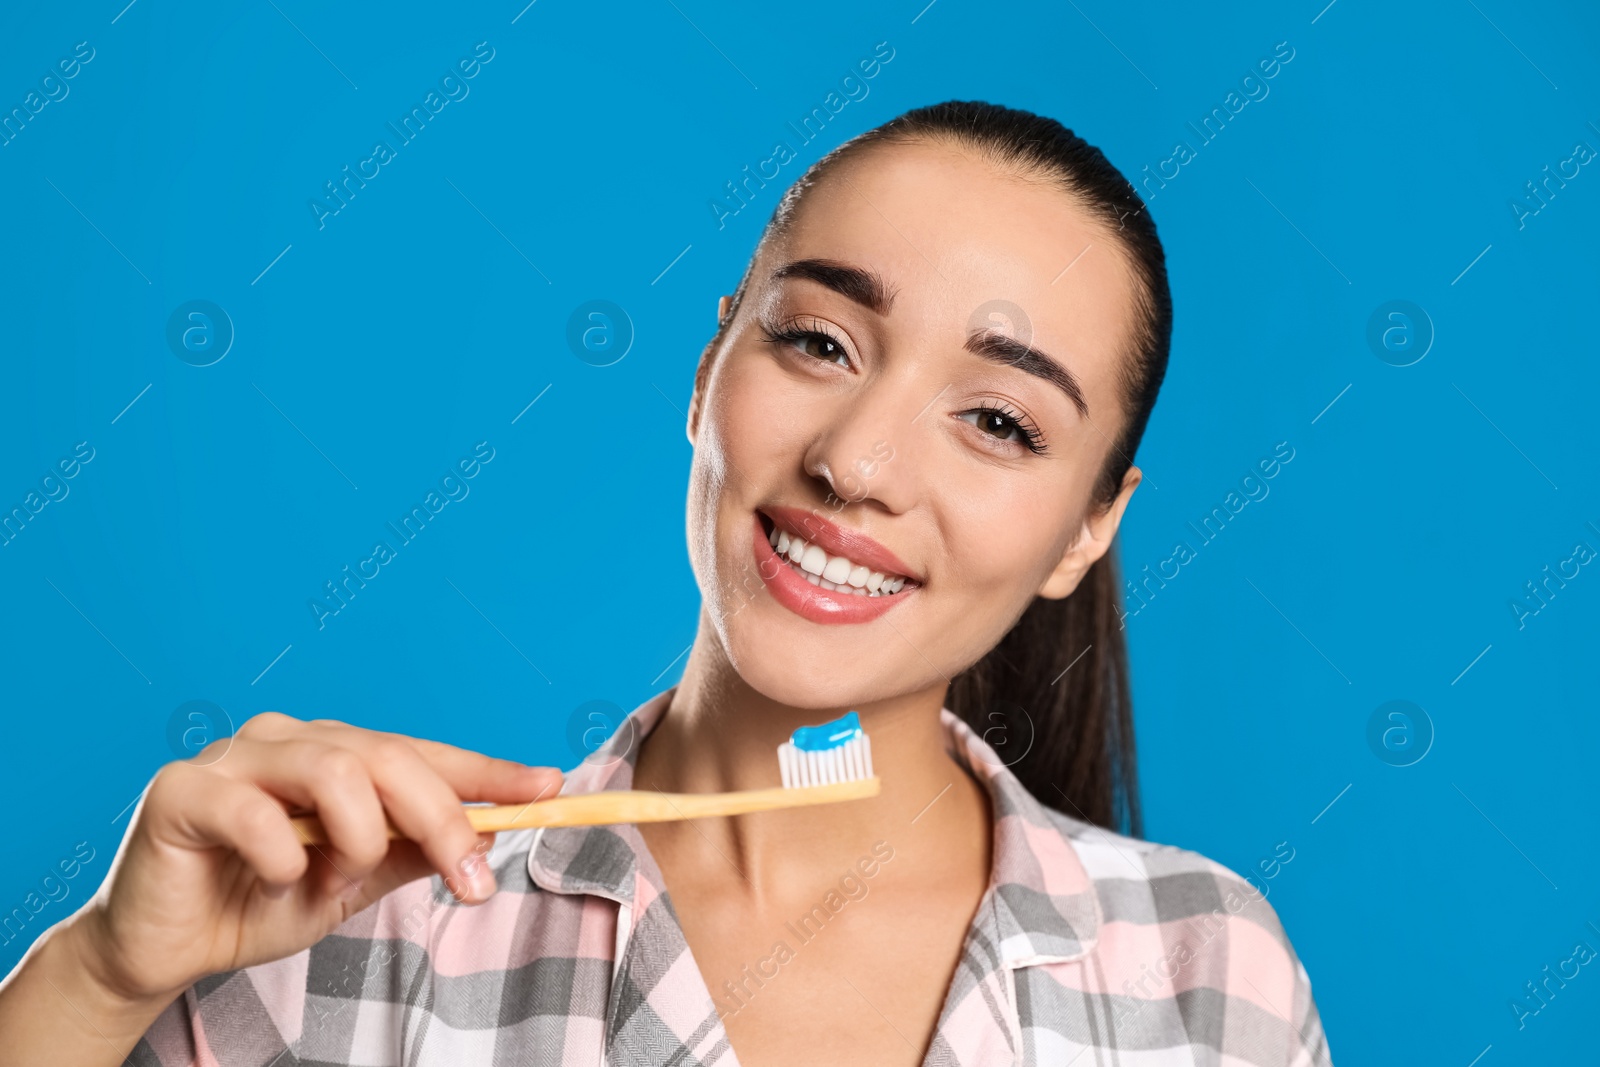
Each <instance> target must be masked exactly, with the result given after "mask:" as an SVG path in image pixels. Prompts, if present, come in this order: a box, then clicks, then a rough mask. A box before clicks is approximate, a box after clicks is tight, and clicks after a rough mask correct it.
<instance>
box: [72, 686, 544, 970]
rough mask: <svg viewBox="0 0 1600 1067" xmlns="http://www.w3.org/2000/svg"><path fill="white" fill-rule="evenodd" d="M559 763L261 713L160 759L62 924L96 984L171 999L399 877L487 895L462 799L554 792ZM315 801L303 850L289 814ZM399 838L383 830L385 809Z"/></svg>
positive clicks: (354, 906)
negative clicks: (92, 891) (532, 762)
mask: <svg viewBox="0 0 1600 1067" xmlns="http://www.w3.org/2000/svg"><path fill="white" fill-rule="evenodd" d="M560 787H561V772H560V771H558V770H555V769H552V768H545V767H527V766H524V765H522V764H519V763H513V762H510V761H507V760H499V759H491V758H490V757H488V756H481V755H478V754H476V753H473V752H467V751H465V750H463V749H459V748H453V747H451V746H449V745H442V744H438V743H435V742H431V741H421V740H418V739H415V738H411V737H404V736H401V735H399V734H386V733H377V732H374V731H371V730H364V729H360V728H358V727H354V726H348V725H345V724H344V723H339V722H332V721H327V720H319V721H316V722H302V721H300V720H298V719H294V718H291V717H289V716H287V715H280V714H276V713H271V712H269V713H267V714H264V715H258V716H256V717H255V718H253V719H251V720H249V721H248V722H246V723H245V724H244V725H243V726H242V727H241V728H240V730H239V732H238V733H237V734H236V735H235V736H234V737H232V738H229V739H225V740H222V741H218V742H216V743H215V744H213V745H212V746H210V747H208V748H207V749H206V750H205V751H203V752H202V753H200V755H198V756H196V757H195V758H194V759H193V760H189V761H185V762H181V763H173V764H169V765H168V766H166V767H164V768H162V770H161V772H160V773H159V774H157V775H156V778H155V781H154V782H153V783H152V784H151V786H150V789H149V792H148V793H147V794H146V796H145V798H144V802H143V804H142V805H141V806H140V808H139V812H138V814H137V816H136V817H135V820H134V822H133V825H132V826H131V828H130V829H129V831H128V836H127V838H126V839H125V840H124V842H123V845H122V848H121V850H120V852H119V853H118V856H117V860H116V862H115V863H114V864H113V867H112V870H111V874H110V876H109V877H108V878H107V881H106V883H105V885H103V886H102V887H101V889H100V892H99V893H98V894H97V895H96V897H95V899H94V900H93V901H92V902H91V903H90V904H89V905H88V906H87V907H86V909H85V912H84V913H82V914H81V915H80V916H79V917H78V919H79V921H75V922H74V923H73V924H72V927H73V929H72V933H73V935H74V936H76V937H78V938H79V940H80V944H79V945H78V950H79V953H80V955H81V958H83V959H85V961H86V963H87V965H88V966H89V967H90V968H92V969H95V970H97V971H98V972H99V973H98V974H97V975H96V976H95V977H96V979H97V980H98V981H99V982H100V983H102V984H103V985H104V986H105V987H106V989H107V991H108V992H109V993H110V994H112V995H113V996H116V997H121V998H124V999H126V1000H128V1001H150V1000H161V999H167V1000H170V999H171V998H172V997H174V996H176V995H177V994H178V993H180V992H181V991H182V990H184V989H185V988H187V987H188V986H189V985H191V984H192V983H193V982H195V981H196V980H197V979H199V978H202V977H204V976H206V975H209V974H214V973H217V972H219V971H227V970H233V969H235V968H239V967H246V966H250V965H253V964H258V963H264V962H266V961H269V960H275V959H280V958H282V957H284V956H289V955H293V954H294V953H296V952H299V951H300V950H301V949H304V948H307V947H309V946H310V945H312V944H313V943H315V942H316V941H319V940H321V939H322V938H323V937H325V936H326V935H327V934H328V933H329V932H331V931H332V930H333V929H334V928H335V927H336V926H338V925H339V924H340V923H341V922H343V921H344V920H345V919H346V918H348V917H349V916H351V915H353V914H355V913H356V912H357V911H360V910H361V909H362V908H364V907H366V906H367V905H368V904H370V903H372V902H373V901H375V900H377V899H378V898H379V897H381V896H383V895H384V894H385V893H388V892H389V891H391V890H393V889H395V888H396V887H398V886H400V885H403V884H404V883H406V882H410V881H414V880H415V879H418V878H422V877H425V876H427V875H430V874H433V873H438V874H441V875H443V876H444V878H445V883H446V885H447V886H448V887H449V889H450V890H451V892H453V893H454V894H455V895H456V896H457V897H458V898H459V899H461V900H464V901H467V902H472V903H476V902H480V901H483V900H485V899H487V898H488V896H489V895H490V894H491V893H493V892H494V889H495V885H494V876H493V874H491V873H490V870H489V867H488V864H487V863H486V862H485V857H486V853H487V852H488V848H489V845H490V843H491V842H492V841H493V835H482V836H480V835H479V834H478V833H477V832H476V831H474V830H473V828H472V825H471V824H470V823H469V822H468V821H467V817H466V815H465V813H464V812H463V811H462V808H461V802H462V801H463V800H482V801H491V802H494V803H501V804H514V803H523V802H527V801H533V800H537V799H541V798H548V797H552V796H554V795H555V794H556V792H557V791H558V790H559V789H560ZM295 809H301V810H308V811H309V810H314V811H315V812H316V813H317V815H318V816H319V818H320V819H321V820H322V824H323V826H324V828H325V829H326V830H327V834H328V838H329V841H330V844H328V845H320V846H307V845H304V844H302V843H301V842H300V840H299V838H298V837H297V836H296V834H295V832H294V829H293V828H292V827H291V825H290V822H289V815H288V812H289V811H290V810H295ZM386 815H387V817H388V819H390V820H392V821H393V822H394V825H395V826H397V827H398V828H399V829H400V831H401V832H402V833H404V834H405V835H406V837H407V838H408V840H404V841H396V840H391V839H390V838H389V837H388V826H387V824H386V822H385V816H386Z"/></svg>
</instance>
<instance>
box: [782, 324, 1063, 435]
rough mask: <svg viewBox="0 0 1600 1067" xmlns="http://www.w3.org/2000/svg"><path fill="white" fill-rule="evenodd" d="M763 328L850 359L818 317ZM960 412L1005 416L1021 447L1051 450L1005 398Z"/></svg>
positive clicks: (786, 340)
mask: <svg viewBox="0 0 1600 1067" xmlns="http://www.w3.org/2000/svg"><path fill="white" fill-rule="evenodd" d="M761 332H762V334H763V335H764V338H763V340H764V341H765V342H766V343H767V344H770V345H774V346H776V345H784V344H793V345H798V344H799V343H800V342H803V341H821V342H823V343H824V344H831V345H833V346H834V347H835V348H836V349H838V353H837V355H840V356H843V357H844V358H845V359H846V360H847V361H848V360H849V358H850V357H849V354H848V353H847V352H846V351H845V347H844V345H843V344H842V343H840V341H839V339H838V338H837V337H835V336H834V335H833V334H831V333H829V332H828V331H827V330H824V329H822V328H820V327H819V326H817V325H816V320H815V319H813V320H810V322H809V323H807V324H805V325H802V324H801V322H800V320H798V319H793V320H790V321H788V322H784V323H769V322H763V323H761ZM802 354H804V355H806V356H807V357H808V358H810V359H814V360H816V361H817V362H819V363H822V362H831V363H834V365H835V366H838V365H839V364H838V363H837V362H835V361H833V360H826V361H825V360H823V359H822V358H821V357H820V356H812V355H810V354H809V353H805V352H804V351H803V350H802ZM961 414H962V415H974V414H975V415H998V416H1000V417H1001V418H1002V419H1005V420H1006V421H1007V422H1009V423H1011V425H1012V426H1014V427H1015V428H1016V430H1017V432H1018V433H1019V434H1020V435H1021V440H1020V441H1017V442H1014V443H1016V444H1020V445H1022V447H1024V448H1026V449H1027V450H1028V451H1029V452H1032V453H1033V454H1034V455H1043V454H1044V453H1045V452H1046V451H1048V449H1047V447H1046V445H1045V443H1044V435H1043V434H1042V433H1040V432H1039V428H1038V427H1037V426H1035V425H1034V424H1033V420H1031V419H1030V418H1028V416H1027V415H1024V414H1023V413H1021V412H1019V411H1017V410H1016V409H1015V408H1012V407H1011V406H1010V405H1008V404H1006V403H1005V402H1004V401H1001V400H993V401H991V402H990V403H989V404H987V405H985V406H983V407H976V408H969V409H968V410H966V411H963V412H961ZM963 421H965V420H963ZM971 425H973V426H974V428H978V427H977V424H976V423H972V424H971ZM978 429H979V430H980V432H983V433H986V435H987V436H989V437H994V435H993V434H988V433H987V431H983V430H981V428H978ZM995 440H997V441H1003V440H1004V439H1003V438H998V437H996V438H995Z"/></svg>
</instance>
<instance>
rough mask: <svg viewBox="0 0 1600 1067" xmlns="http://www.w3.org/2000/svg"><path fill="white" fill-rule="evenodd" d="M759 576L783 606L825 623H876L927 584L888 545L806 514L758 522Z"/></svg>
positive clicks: (777, 511) (757, 517)
mask: <svg viewBox="0 0 1600 1067" xmlns="http://www.w3.org/2000/svg"><path fill="white" fill-rule="evenodd" d="M752 519H753V522H752V525H751V541H752V547H753V549H754V552H755V562H756V571H757V573H759V574H760V575H761V580H762V581H763V582H765V583H766V587H767V589H768V590H769V591H770V592H771V593H772V597H773V599H774V600H776V601H777V602H778V603H780V604H782V605H783V606H784V607H786V608H788V609H789V610H790V611H792V612H794V613H795V614H796V615H799V616H801V617H802V618H805V619H809V620H811V621H812V622H820V623H856V622H870V621H872V620H873V619H876V618H878V617H880V616H881V615H883V614H884V613H885V612H887V611H889V610H890V609H891V608H893V607H895V606H896V605H897V604H900V603H903V602H904V601H905V600H906V599H907V598H908V597H910V596H911V594H913V593H914V592H915V591H916V590H917V589H920V588H921V583H920V582H918V581H917V580H916V579H915V578H913V577H911V576H910V575H909V573H908V572H910V571H911V568H910V567H909V566H907V565H906V564H904V563H902V562H901V561H900V559H899V557H897V556H895V554H894V553H893V552H891V551H889V550H888V549H887V548H885V547H884V546H883V545H881V544H879V543H878V542H876V541H874V540H872V539H871V538H870V537H867V536H866V535H865V534H861V533H858V532H855V531H852V530H847V529H845V528H843V527H840V526H837V525H835V524H834V523H832V522H829V521H828V520H827V519H825V518H823V517H822V516H820V515H818V514H816V513H815V512H811V511H806V510H804V509H802V508H792V507H771V508H768V509H766V510H765V511H757V512H756V513H755V514H754V515H753V516H752Z"/></svg>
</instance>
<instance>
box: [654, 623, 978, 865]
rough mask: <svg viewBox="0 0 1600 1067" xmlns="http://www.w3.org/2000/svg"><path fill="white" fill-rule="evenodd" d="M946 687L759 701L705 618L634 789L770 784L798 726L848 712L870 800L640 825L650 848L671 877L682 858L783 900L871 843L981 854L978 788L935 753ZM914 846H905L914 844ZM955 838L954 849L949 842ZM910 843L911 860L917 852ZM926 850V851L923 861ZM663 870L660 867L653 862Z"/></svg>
mask: <svg viewBox="0 0 1600 1067" xmlns="http://www.w3.org/2000/svg"><path fill="white" fill-rule="evenodd" d="M946 692H947V686H946V685H945V683H943V682H940V683H939V684H937V685H935V686H932V687H929V688H927V689H923V690H919V691H916V692H913V693H907V694H904V695H901V696H897V697H894V698H892V699H889V700H885V701H880V702H876V703H871V704H860V705H855V706H854V707H841V708H824V709H815V708H812V709H806V708H796V707H792V706H790V705H787V704H781V703H778V702H776V701H773V700H770V699H768V698H767V697H766V696H764V695H762V694H761V693H759V692H757V691H755V690H754V689H752V688H751V687H750V686H749V685H748V684H746V683H745V681H744V679H742V678H741V677H740V676H739V674H738V672H737V671H736V670H735V669H734V668H733V665H732V663H730V662H729V660H728V658H727V656H726V654H725V652H724V651H723V649H722V645H721V642H720V640H719V639H718V637H717V634H716V631H715V629H714V628H713V627H712V626H711V624H710V621H709V619H708V618H707V617H706V616H705V614H704V613H703V612H702V614H701V618H700V628H699V632H698V634H697V635H696V639H695V643H694V647H693V649H692V650H691V652H690V654H689V661H688V664H687V666H686V667H685V669H684V674H683V680H682V681H681V682H680V683H679V685H678V687H677V689H676V691H675V692H674V693H673V695H672V702H671V704H670V705H669V706H668V708H667V710H666V712H665V713H664V714H663V715H662V717H661V719H660V720H659V721H658V722H657V724H656V726H655V728H654V729H653V730H652V731H651V732H650V734H649V736H648V737H647V738H646V739H645V741H644V742H643V745H642V748H641V750H640V753H639V757H638V760H637V763H636V766H635V775H634V787H635V788H638V789H652V790H661V791H664V792H684V793H711V792H722V791H727V790H740V789H762V788H770V787H772V786H775V785H778V784H779V774H778V758H777V748H778V745H780V744H781V743H782V742H784V741H786V740H788V738H789V736H790V734H792V733H793V732H794V730H795V729H796V728H797V727H800V726H806V725H814V724H816V723H819V722H823V721H826V720H828V719H831V718H836V717H838V716H839V715H842V714H844V713H845V712H847V711H851V710H854V711H856V712H858V713H859V714H860V716H861V721H862V729H863V730H864V731H865V732H866V734H867V735H868V737H869V738H870V739H871V743H872V762H873V770H874V772H875V773H876V774H877V776H878V777H879V778H880V779H881V781H882V785H883V788H882V792H881V794H880V795H879V796H877V797H874V798H871V799H868V800H859V801H850V802H846V803H841V804H836V805H823V806H815V807H807V808H797V809H790V810H785V811H778V812H768V813H763V814H760V815H746V816H739V817H736V818H726V819H713V820H697V821H695V822H692V823H659V824H650V825H649V826H647V827H646V828H645V837H646V841H647V844H648V845H649V847H650V849H651V851H652V852H653V853H656V854H657V855H658V858H662V859H665V858H666V857H664V856H662V853H664V852H668V851H671V852H674V853H675V856H674V857H673V858H674V859H676V860H684V859H690V860H691V862H688V863H681V862H674V863H672V864H671V866H672V867H673V868H675V869H679V870H683V869H692V868H693V867H694V866H695V864H694V863H693V862H692V857H693V856H696V855H698V856H701V857H702V858H704V859H706V860H707V861H708V862H710V863H711V865H712V867H713V868H714V869H715V873H716V876H718V877H726V875H727V873H728V866H729V865H730V864H731V865H733V866H734V867H735V868H736V869H737V870H738V871H739V873H740V874H742V875H743V876H744V879H745V881H746V882H747V883H748V888H749V889H750V890H752V891H753V892H754V893H755V894H756V895H757V896H766V895H768V894H769V893H772V894H778V895H782V887H784V886H795V887H798V886H800V885H804V884H806V883H809V882H810V881H812V880H814V877H813V876H815V875H817V874H821V873H824V872H827V871H832V870H833V869H834V868H835V867H839V868H843V867H848V866H849V865H850V864H851V863H853V862H855V861H856V860H857V859H858V858H859V856H860V855H862V854H865V853H867V852H868V851H870V849H871V848H872V846H873V845H874V844H875V843H877V842H887V843H888V844H889V845H890V846H891V847H894V848H896V849H897V850H898V849H900V848H902V847H910V846H913V845H914V844H924V845H931V844H933V843H934V842H940V841H942V842H943V845H942V846H941V847H946V848H948V847H952V846H954V847H957V848H975V849H976V850H977V851H978V852H980V853H981V855H982V856H983V857H985V859H984V862H987V855H988V847H989V842H988V823H989V815H988V807H987V796H986V794H985V793H984V790H983V788H982V787H981V786H980V785H979V784H978V783H977V782H975V781H974V780H973V779H972V777H971V776H970V775H969V774H967V773H966V772H965V771H964V770H963V769H962V768H961V766H960V765H959V764H958V763H956V762H955V760H954V759H953V758H952V757H951V755H950V753H949V752H948V751H947V748H946V734H945V730H944V727H943V725H942V724H941V723H940V719H939V712H940V708H941V707H942V706H943V702H944V698H945V695H946ZM913 839H915V841H913ZM958 842H959V844H958ZM924 851H925V849H924V848H923V847H910V853H911V854H913V855H914V854H918V853H922V852H924ZM934 851H936V850H929V854H930V855H932V854H934ZM664 865H665V864H664Z"/></svg>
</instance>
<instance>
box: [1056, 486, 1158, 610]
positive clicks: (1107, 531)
mask: <svg viewBox="0 0 1600 1067" xmlns="http://www.w3.org/2000/svg"><path fill="white" fill-rule="evenodd" d="M1143 477H1144V474H1143V472H1142V471H1140V470H1139V468H1138V467H1129V468H1128V472H1127V473H1126V474H1124V475H1123V476H1122V488H1121V489H1120V490H1118V492H1117V495H1116V497H1115V498H1114V499H1113V500H1112V501H1111V503H1110V505H1109V506H1107V507H1105V508H1103V509H1102V510H1100V511H1091V512H1090V513H1089V514H1088V515H1087V516H1085V518H1084V520H1083V529H1081V530H1079V531H1078V536H1077V539H1076V540H1074V541H1073V542H1072V544H1071V545H1070V546H1069V547H1068V548H1067V550H1066V552H1064V553H1063V554H1062V556H1061V562H1060V563H1057V564H1056V566H1055V569H1054V570H1052V571H1051V572H1050V575H1049V577H1047V578H1046V579H1045V580H1044V584H1043V585H1042V586H1040V587H1039V595H1040V596H1042V597H1044V598H1046V599H1047V600H1060V599H1061V598H1062V597H1065V596H1067V595H1069V594H1070V593H1071V592H1072V591H1073V590H1074V589H1076V588H1078V583H1079V582H1081V581H1083V576H1084V575H1085V574H1087V573H1088V572H1089V568H1090V567H1092V566H1094V565H1095V563H1097V562H1098V561H1099V560H1100V557H1101V556H1104V555H1105V554H1106V552H1107V550H1109V549H1110V548H1111V540H1112V538H1114V537H1116V536H1117V527H1118V526H1120V525H1122V513H1123V511H1124V510H1126V509H1127V507H1128V500H1129V499H1130V498H1131V497H1132V496H1133V491H1134V490H1135V489H1137V488H1138V486H1139V482H1140V480H1141V479H1142V478H1143Z"/></svg>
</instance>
